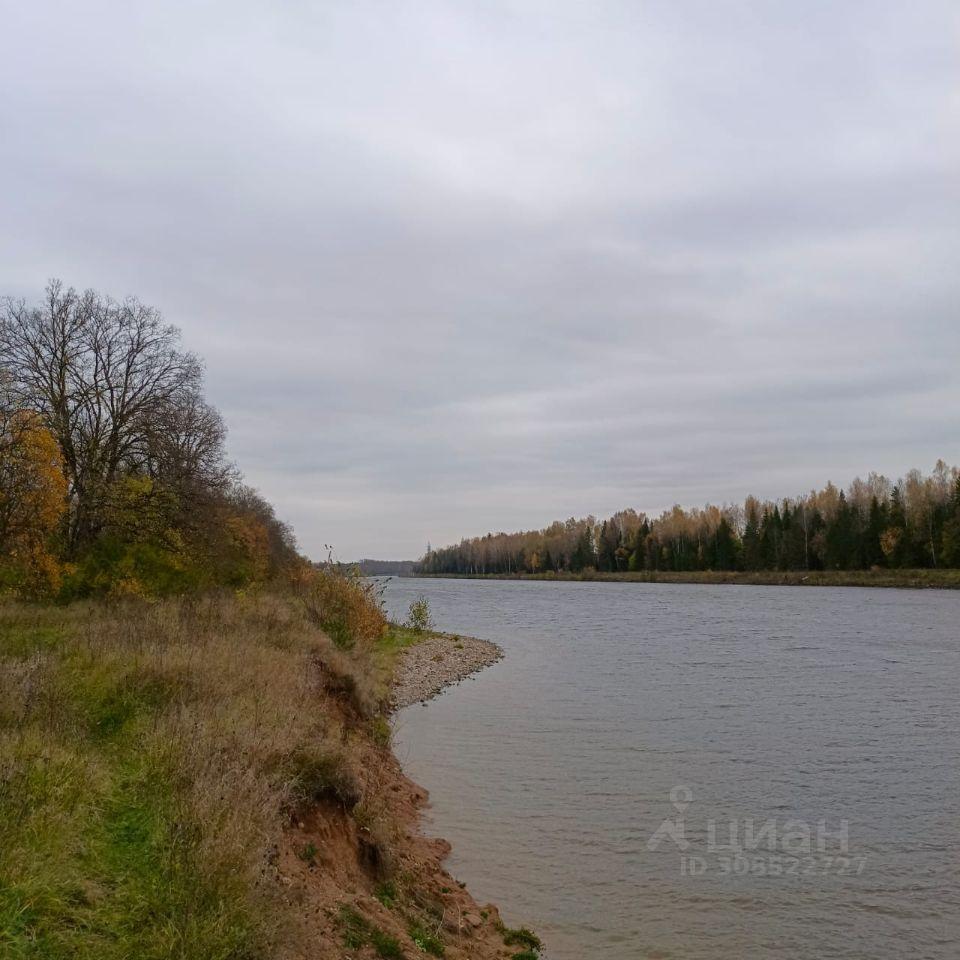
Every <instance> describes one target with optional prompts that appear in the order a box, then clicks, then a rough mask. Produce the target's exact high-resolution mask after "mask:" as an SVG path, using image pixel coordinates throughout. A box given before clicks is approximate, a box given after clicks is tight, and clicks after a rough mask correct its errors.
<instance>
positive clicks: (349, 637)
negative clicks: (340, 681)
mask: <svg viewBox="0 0 960 960" xmlns="http://www.w3.org/2000/svg"><path fill="white" fill-rule="evenodd" d="M300 591H301V593H300V595H301V599H302V600H303V605H304V608H305V610H306V612H307V616H308V617H309V618H310V620H311V621H313V623H315V624H316V625H317V626H318V627H320V628H321V629H322V630H323V631H324V632H325V633H326V634H327V635H328V636H329V637H330V639H331V640H333V642H334V643H335V644H336V645H337V646H338V647H340V648H341V649H344V650H349V649H351V648H352V647H353V646H354V645H355V644H358V643H360V644H373V643H376V642H377V641H378V640H379V639H380V638H381V637H382V636H383V633H384V630H386V628H387V617H386V614H385V613H384V612H383V605H382V603H381V601H380V596H379V593H378V587H377V585H376V584H375V583H373V582H372V581H367V580H365V579H364V578H363V577H361V576H360V573H359V571H358V570H357V569H356V568H344V567H342V566H340V565H339V564H332V563H328V564H327V566H325V567H324V568H323V569H322V570H317V571H316V573H315V574H314V575H313V576H310V577H307V578H304V579H303V580H302V581H301V583H300Z"/></svg>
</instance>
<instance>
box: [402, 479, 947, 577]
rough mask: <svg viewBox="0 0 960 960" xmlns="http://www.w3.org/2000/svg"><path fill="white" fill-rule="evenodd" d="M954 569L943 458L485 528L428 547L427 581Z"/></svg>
mask: <svg viewBox="0 0 960 960" xmlns="http://www.w3.org/2000/svg"><path fill="white" fill-rule="evenodd" d="M873 567H879V568H924V567H927V568H941V567H960V472H958V470H957V468H956V467H947V465H946V464H945V463H944V462H943V461H942V460H941V461H939V462H938V463H937V465H936V467H935V468H934V470H933V473H932V474H931V475H929V476H924V475H923V474H922V473H920V471H918V470H912V471H910V473H908V474H907V475H906V476H905V477H904V478H902V479H901V480H898V481H897V482H895V483H894V482H891V481H890V480H888V479H887V478H886V477H883V476H880V475H878V474H875V473H872V474H870V476H869V477H868V478H867V479H866V480H861V479H860V478H857V479H856V480H854V481H853V483H852V484H850V486H849V488H848V489H847V490H845V491H844V490H840V489H838V488H837V487H835V486H834V485H833V484H832V483H828V484H827V485H826V487H824V488H823V489H822V490H815V491H812V492H811V493H809V494H807V495H806V496H800V497H795V498H788V499H784V500H779V501H772V500H768V501H761V500H758V499H757V498H756V497H752V496H751V497H747V499H746V501H745V502H744V503H743V505H739V504H737V505H732V506H722V507H718V506H712V505H707V506H705V507H703V508H702V509H700V508H693V509H690V510H685V509H684V508H683V507H680V506H675V507H674V508H673V509H672V510H668V511H666V512H665V513H663V514H661V515H660V516H659V517H655V518H651V517H648V516H647V515H646V514H644V513H638V512H636V511H635V510H623V511H621V512H619V513H616V514H614V515H613V516H612V517H610V518H609V519H607V520H603V521H598V520H597V519H596V518H595V517H587V518H585V519H581V520H575V519H572V518H571V519H570V520H566V521H557V522H555V523H552V524H551V525H550V526H549V527H546V528H544V529H542V530H531V531H525V532H521V533H497V534H490V533H488V534H487V535H486V536H484V537H474V538H473V539H470V540H463V541H461V542H460V543H459V544H457V545H456V546H450V547H444V548H443V549H440V550H431V551H430V552H428V553H427V554H426V555H425V556H424V557H423V558H422V559H421V560H420V562H419V563H418V564H417V568H416V569H417V572H419V573H426V574H472V575H484V574H522V573H527V574H529V573H549V572H550V571H555V572H557V573H561V572H564V571H566V572H570V573H581V572H584V571H590V570H597V571H602V572H617V571H644V570H648V571H656V570H662V571H693V570H744V571H761V570H867V569H870V568H873Z"/></svg>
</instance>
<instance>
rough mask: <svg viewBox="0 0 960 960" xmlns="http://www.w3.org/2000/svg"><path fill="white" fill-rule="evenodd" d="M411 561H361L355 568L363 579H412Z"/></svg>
mask: <svg viewBox="0 0 960 960" xmlns="http://www.w3.org/2000/svg"><path fill="white" fill-rule="evenodd" d="M414 562H415V561H413V560H369V559H364V560H361V561H360V562H359V563H358V564H357V567H358V568H359V570H360V572H361V573H362V574H363V575H364V576H365V577H412V576H413V567H414Z"/></svg>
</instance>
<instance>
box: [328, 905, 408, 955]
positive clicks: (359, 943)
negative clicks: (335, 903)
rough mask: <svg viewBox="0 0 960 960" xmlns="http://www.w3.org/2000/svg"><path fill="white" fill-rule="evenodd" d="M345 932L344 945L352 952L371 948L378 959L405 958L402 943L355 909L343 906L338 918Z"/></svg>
mask: <svg viewBox="0 0 960 960" xmlns="http://www.w3.org/2000/svg"><path fill="white" fill-rule="evenodd" d="M337 920H338V922H339V924H340V927H341V929H342V931H343V945H344V946H345V947H349V949H351V950H360V949H361V948H362V947H365V946H371V947H373V949H374V951H375V952H376V954H377V956H378V957H384V958H385V960H397V958H400V957H403V949H402V947H401V946H400V941H399V940H397V938H396V937H393V936H391V935H390V934H389V933H386V932H385V931H383V930H380V929H379V928H378V927H375V926H374V925H373V924H372V923H371V922H370V921H369V920H367V919H366V918H365V917H362V916H361V915H360V914H359V913H357V911H356V910H354V909H353V907H348V906H343V907H341V908H340V913H339V915H338V917H337Z"/></svg>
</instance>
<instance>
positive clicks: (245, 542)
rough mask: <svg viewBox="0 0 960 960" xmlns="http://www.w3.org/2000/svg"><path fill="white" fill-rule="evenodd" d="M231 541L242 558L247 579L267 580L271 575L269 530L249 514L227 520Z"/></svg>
mask: <svg viewBox="0 0 960 960" xmlns="http://www.w3.org/2000/svg"><path fill="white" fill-rule="evenodd" d="M226 526H227V530H228V532H229V534H230V540H231V542H232V544H233V546H234V548H235V549H236V550H237V552H238V553H240V554H241V556H242V561H243V565H244V568H245V570H244V573H245V579H248V580H265V579H266V578H267V576H268V574H269V573H270V541H269V537H268V534H267V528H266V527H265V526H264V525H263V524H262V523H261V522H260V521H259V520H257V519H256V518H255V517H252V516H250V515H249V514H238V515H235V516H232V517H228V518H227V520H226Z"/></svg>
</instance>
